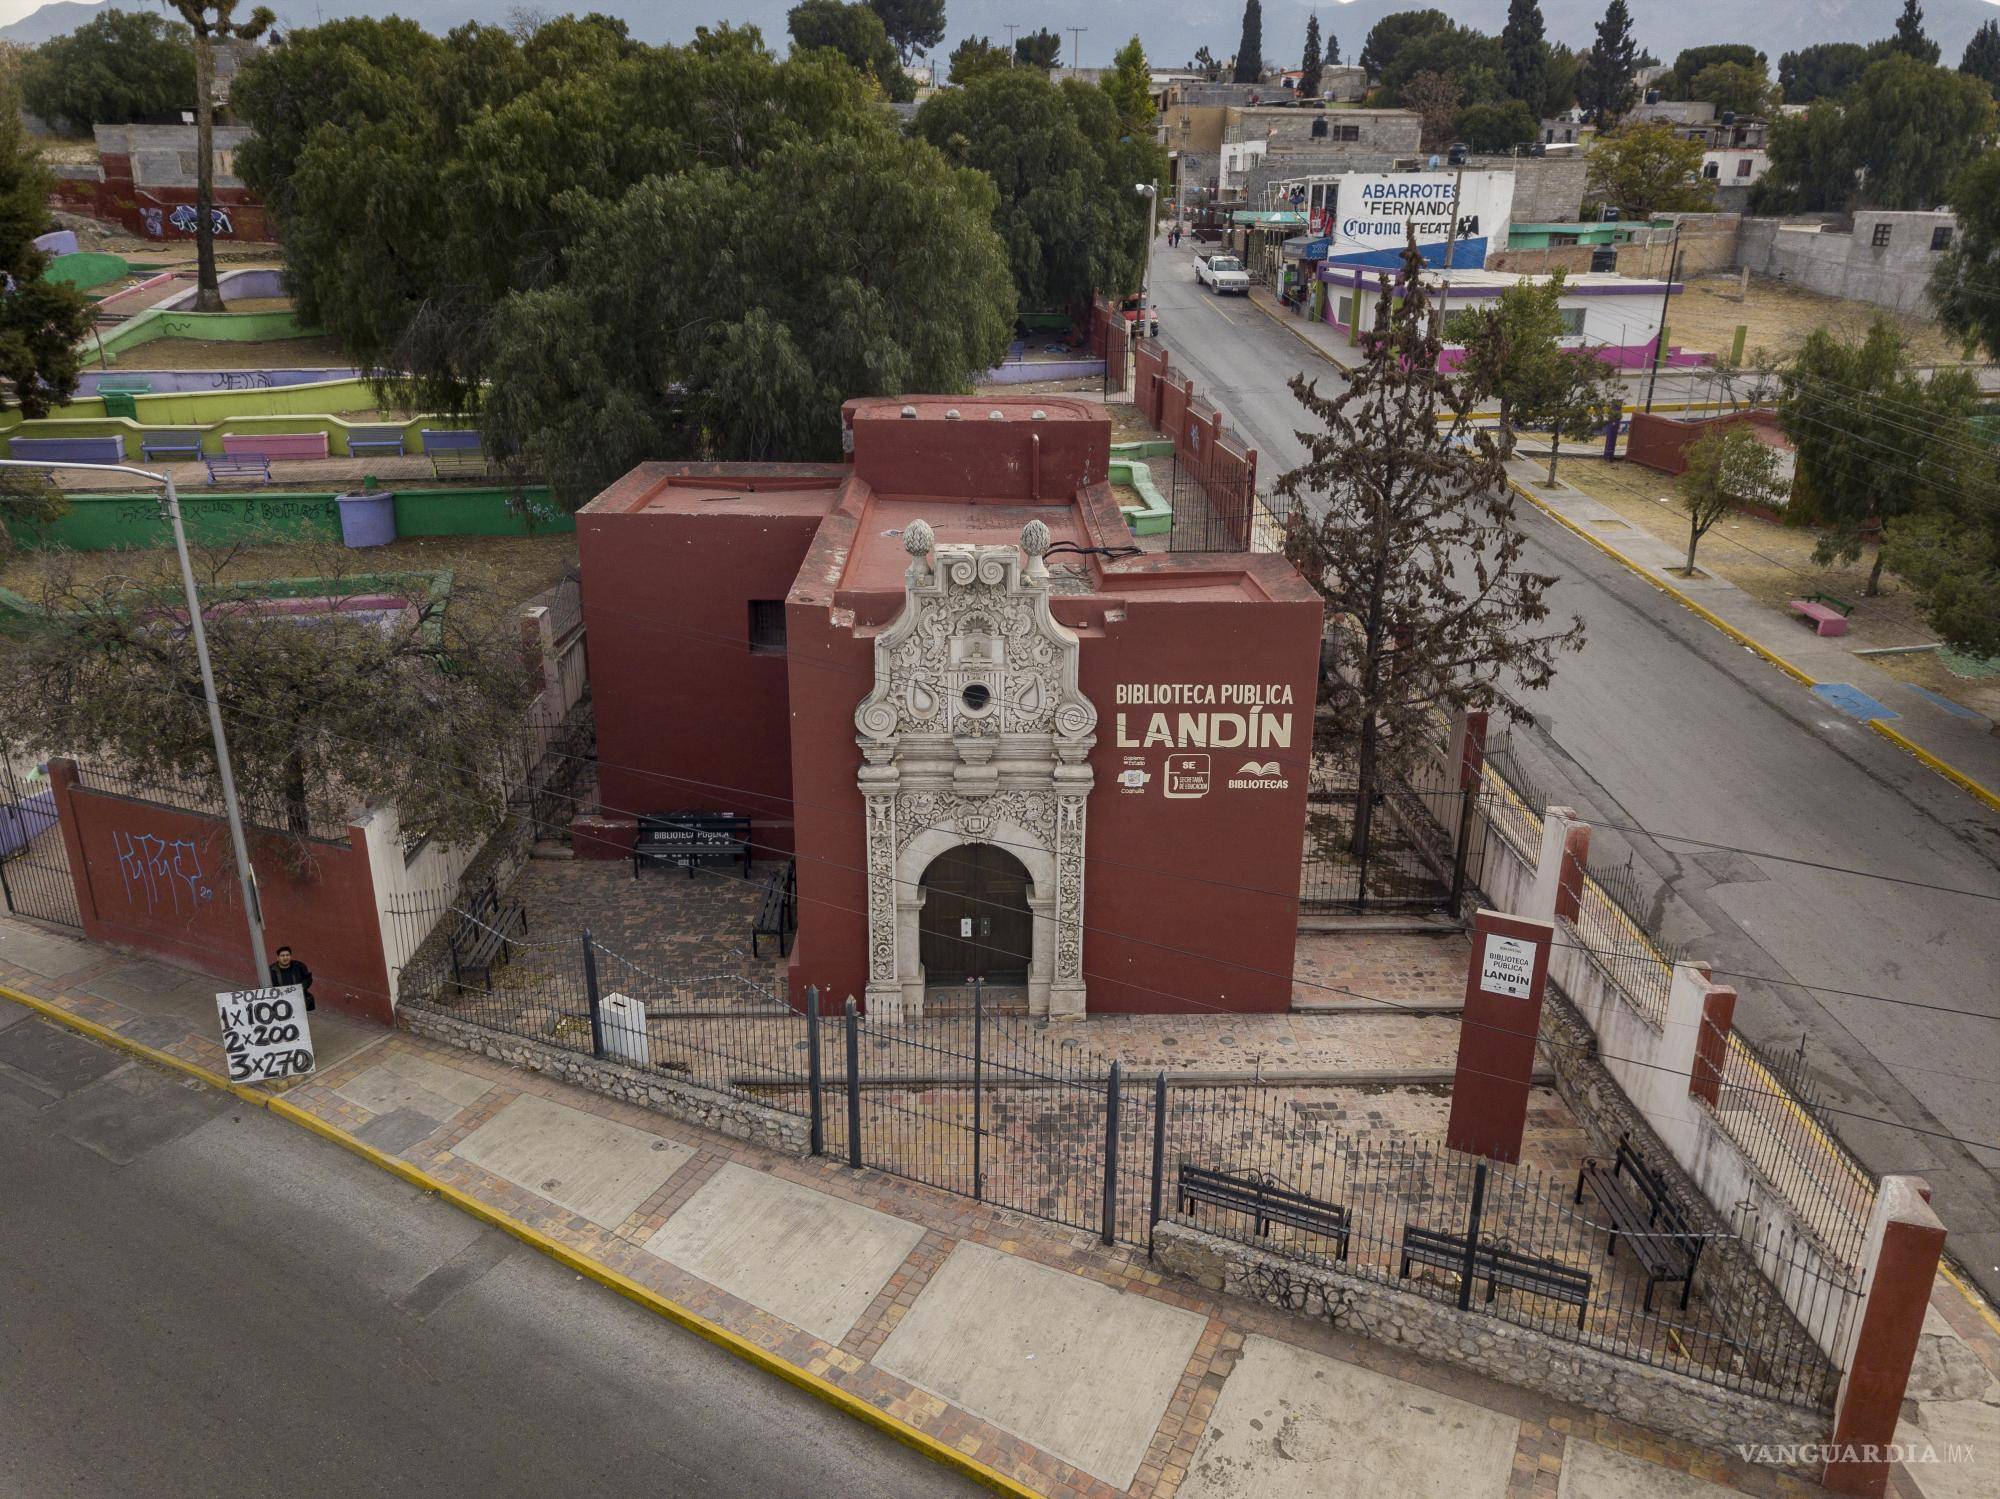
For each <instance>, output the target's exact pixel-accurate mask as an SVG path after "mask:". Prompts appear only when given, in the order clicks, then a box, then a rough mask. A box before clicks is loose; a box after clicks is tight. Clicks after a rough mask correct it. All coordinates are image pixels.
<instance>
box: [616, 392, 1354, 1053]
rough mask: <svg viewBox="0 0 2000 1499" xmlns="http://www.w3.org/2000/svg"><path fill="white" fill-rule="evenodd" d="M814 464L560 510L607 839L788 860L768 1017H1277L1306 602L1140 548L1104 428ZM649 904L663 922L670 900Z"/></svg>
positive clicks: (865, 406)
mask: <svg viewBox="0 0 2000 1499" xmlns="http://www.w3.org/2000/svg"><path fill="white" fill-rule="evenodd" d="M843 422H844V424H845V427H844V436H845V441H846V445H847V450H848V452H849V454H850V461H849V462H847V463H842V464H768V465H756V464H666V463H649V464H643V465H641V466H640V467H638V468H636V469H634V470H633V471H632V472H631V473H629V474H627V475H626V476H625V477H624V478H622V479H620V480H619V481H618V482H617V483H615V484H613V485H612V486H611V487H610V488H609V489H607V490H606V491H605V492H604V493H603V494H601V495H599V496H598V497H597V498H596V499H595V500H594V501H592V502H591V504H590V505H589V506H587V507H586V508H585V509H584V510H583V511H582V512H581V513H580V514H579V515H578V517H577V521H578V540H579V544H580V548H581V555H582V566H583V600H584V605H583V606H584V615H585V619H586V623H587V627H588V630H589V639H590V674H591V683H592V691H593V695H594V698H595V702H596V713H597V727H598V753H599V760H600V799H601V802H602V805H603V809H604V814H605V817H604V819H603V820H601V821H598V822H595V823H593V825H592V830H591V836H590V837H587V838H580V839H579V844H578V847H579V852H583V851H585V850H586V849H587V848H591V847H594V848H595V850H596V851H597V852H599V853H601V854H603V855H606V856H613V857H615V856H617V855H618V854H619V852H620V851H621V849H620V840H621V834H622V837H623V841H624V843H625V844H626V845H628V846H629V841H630V837H631V831H632V828H633V825H634V819H635V818H636V817H637V816H638V815H639V814H653V813H663V812H677V811H692V810H709V811H733V812H737V813H740V814H745V815H747V816H748V817H749V818H750V819H751V822H752V829H753V832H752V838H753V842H754V844H755V846H756V850H757V856H758V857H759V858H767V859H768V858H782V857H786V856H794V857H795V858H796V860H797V873H798V935H797V940H796V942H795V944H794V946H793V949H792V954H791V967H790V982H791V989H792V993H793V997H794V999H795V1000H796V999H799V998H802V997H803V995H804V992H805V989H806V987H807V986H808V985H817V986H818V988H819V992H820V994H821V995H822V997H823V1002H825V1003H827V1004H829V1005H833V1006H837V1005H839V1004H840V1003H841V1002H842V1001H844V1000H845V999H846V997H847V996H849V995H853V996H854V997H855V998H857V999H858V1000H861V1001H862V1002H863V1004H864V1005H865V1007H866V1008H867V1009H868V1010H869V1011H870V1012H871V1013H873V1014H875V1015H877V1016H878V1017H892V1018H893V1017H897V1016H902V1017H913V1016H916V1015H919V1014H921V1013H922V1009H923V1005H924V1003H925V999H926V994H927V993H928V994H930V995H932V996H936V995H937V994H938V993H939V992H940V991H943V990H953V989H958V988H961V987H962V986H963V985H965V984H966V983H968V982H969V981H970V980H971V979H973V978H975V977H977V978H980V979H983V980H985V981H986V982H987V983H988V984H989V985H992V986H996V987H999V986H1014V987H1018V988H1019V989H1021V990H1024V991H1025V993H1026V996H1027V1001H1028V1005H1029V1008H1030V1009H1031V1011H1033V1012H1034V1013H1037V1014H1053V1015H1079V1014H1082V1013H1084V1012H1085V1011H1086V1010H1088V1011H1091V1012H1112V1011H1125V1012H1138V1011H1178V1010H1195V1009H1212V1008H1216V1007H1220V1008H1223V1009H1227V1010H1236V1011H1257V1010H1285V1009H1287V1008H1289V1007H1290V1004H1291V968H1292V949H1293V942H1294V938H1295V935H1296V930H1297V921H1298V888H1299V865H1300V857H1301V848H1302V842H1303V833H1304V823H1305V812H1306V783H1307V780H1308V776H1307V769H1308V760H1309V756H1310V746H1311V737H1312V709H1313V688H1314V679H1315V672H1316V667H1317V663H1318V659H1319V639H1320V619H1321V608H1320V601H1319V598H1318V595H1316V594H1315V593H1314V592H1313V591H1312V589H1310V588H1309V587H1307V586H1306V584H1305V582H1304V581H1303V580H1302V579H1301V578H1300V577H1299V576H1298V575H1297V574H1296V573H1295V572H1294V571H1293V570H1292V569H1291V567H1290V566H1289V565H1288V564H1287V563H1286V562H1285V560H1284V559H1283V558H1282V557H1279V556H1274V555H1264V554H1252V553H1247V552H1204V553H1185V552H1183V553H1141V554H1134V553H1133V551H1132V537H1131V534H1130V532H1129V531H1128V529H1127V527H1126V525H1125V522H1124V518H1123V517H1122V516H1121V514H1120V512H1119V509H1118V504H1117V501H1116V499H1115V497H1114V495H1113V493H1112V490H1111V488H1110V485H1109V484H1108V482H1107V466H1108V464H1109V460H1110V421H1109V418H1108V416H1107V415H1106V413H1105V411H1104V409H1103V407H1101V406H1099V405H1096V404H1094V403H1090V402H1084V401H1075V400H1064V399H1061V398H1047V397H1040V398H1015V397H1009V398H1004V399H1000V400H991V399H979V398H974V397H965V398H955V397H954V398H946V397H929V396H922V397H909V398H904V399H869V400H857V401H851V402H849V403H848V404H847V406H846V408H845V410H844V413H843ZM669 898H670V897H669Z"/></svg>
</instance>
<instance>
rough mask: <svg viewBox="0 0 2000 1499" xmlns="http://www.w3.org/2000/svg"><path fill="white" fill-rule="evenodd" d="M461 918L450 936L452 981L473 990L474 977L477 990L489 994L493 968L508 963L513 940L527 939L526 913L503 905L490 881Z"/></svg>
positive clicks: (512, 950) (491, 985) (462, 912)
mask: <svg viewBox="0 0 2000 1499" xmlns="http://www.w3.org/2000/svg"><path fill="white" fill-rule="evenodd" d="M460 915H461V917H462V919H461V920H460V922H459V925H458V930H457V931H455V932H453V933H452V934H451V942H450V944H449V946H450V948H451V976H452V979H453V981H454V982H455V983H456V984H457V986H458V987H459V989H460V990H464V989H468V988H470V987H471V986H472V978H473V975H475V974H477V975H478V977H479V987H480V988H482V989H485V990H488V991H491V989H492V988H493V967H494V964H495V963H496V962H498V963H507V962H511V961H512V960H513V956H514V948H513V943H514V941H515V939H517V938H520V937H525V936H527V935H528V913H527V912H526V911H525V910H524V909H522V907H521V906H520V905H519V904H518V903H517V904H515V905H502V904H501V903H500V894H499V892H498V891H497V890H495V889H494V887H493V885H492V882H491V881H489V882H488V883H487V885H486V887H485V889H483V890H481V891H480V892H479V893H478V894H476V895H474V896H473V897H472V899H471V900H470V901H468V902H467V903H466V905H465V907H464V909H463V910H462V911H461V912H460Z"/></svg>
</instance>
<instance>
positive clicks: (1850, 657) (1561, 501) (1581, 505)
mask: <svg viewBox="0 0 2000 1499" xmlns="http://www.w3.org/2000/svg"><path fill="white" fill-rule="evenodd" d="M1547 471H1548V466H1547V463H1546V462H1545V461H1537V459H1536V458H1534V457H1533V456H1527V457H1519V458H1515V459H1513V460H1512V461H1510V462H1509V463H1508V465H1507V475H1508V477H1509V478H1510V479H1511V480H1513V481H1514V483H1515V484H1516V485H1517V486H1518V487H1519V488H1520V489H1521V490H1525V491H1527V492H1528V493H1529V495H1530V496H1531V497H1532V498H1533V499H1534V501H1535V502H1536V503H1537V504H1539V505H1541V506H1542V508H1544V509H1545V510H1547V511H1549V512H1550V513H1551V514H1552V515H1554V516H1555V517H1556V518H1557V519H1558V520H1561V521H1563V522H1564V523H1566V524H1567V525H1569V526H1570V528H1571V529H1573V530H1575V531H1577V532H1580V533H1581V534H1582V535H1584V536H1585V537H1587V538H1589V539H1591V540H1592V541H1594V542H1596V543H1597V544H1598V545H1599V546H1601V547H1603V548H1605V549H1606V550H1609V551H1612V552H1614V553H1616V554H1617V555H1618V556H1619V557H1620V558H1621V559H1623V560H1625V561H1626V563H1627V564H1628V565H1629V566H1631V567H1633V569H1634V570H1635V571H1636V572H1638V573H1640V574H1641V575H1642V576H1644V577H1646V578H1647V579H1648V580H1650V581H1651V582H1653V583H1654V584H1656V585H1658V586H1659V587H1661V588H1664V589H1668V590H1671V591H1672V592H1673V593H1675V594H1678V595H1680V596H1682V597H1685V598H1687V599H1690V600H1692V601H1693V602H1694V603H1696V604H1698V605H1700V606H1701V607H1702V608H1703V609H1706V610H1707V611H1708V612H1709V613H1711V614H1713V615H1714V616H1716V618H1718V619H1720V620H1721V621H1723V623H1724V624H1726V625H1728V626H1730V627H1731V628H1732V629H1734V630H1736V631H1739V632H1741V634H1743V635H1744V636H1746V637H1748V638H1749V639H1750V640H1751V641H1754V642H1755V643H1756V645H1757V646H1758V647H1761V648H1762V650H1763V651H1764V652H1765V653H1767V654H1768V655H1771V656H1775V657H1778V658H1779V659H1780V660H1782V661H1784V662H1789V663H1790V664H1791V666H1792V667H1794V668H1796V670H1797V671H1798V672H1800V673H1802V674H1803V675H1804V676H1806V677H1808V678H1810V679H1811V682H1812V684H1814V685H1813V686H1812V687H1810V688H1809V689H1808V690H1810V691H1812V692H1813V693H1814V695H1815V696H1816V697H1817V698H1818V699H1819V701H1818V702H1817V704H1816V705H1815V706H1816V709H1817V711H1819V712H1820V713H1822V714H1823V715H1824V716H1825V717H1826V718H1827V719H1828V720H1829V721H1835V722H1837V721H1839V720H1840V719H1841V718H1843V717H1844V718H1846V719H1849V720H1852V721H1853V722H1855V723H1858V724H1866V723H1868V722H1869V721H1870V720H1871V719H1877V720H1880V721H1882V722H1883V723H1885V724H1886V725H1887V727H1888V728H1890V729H1893V730H1894V731H1895V732H1896V733H1898V734H1900V735H1902V736H1903V737H1904V738H1906V739H1908V740H1909V741H1911V742H1912V743H1913V744H1915V745H1917V746H1918V747H1919V748H1921V749H1922V750H1923V751H1924V752H1925V753H1927V754H1930V755H1932V756H1935V757H1936V758H1937V759H1938V760H1941V761H1943V762H1944V763H1945V764H1946V765H1949V766H1951V767H1953V768H1955V769H1956V770H1958V771H1959V772H1960V774H1962V775H1964V776H1966V777H1968V778H1970V779H1971V780H1973V781H1975V782H1978V783H1979V784H1980V785H1982V786H1984V787H1985V788H1987V790H1988V791H1989V792H1991V793H1995V794H2000V736H1996V734H1995V733H1994V725H1993V723H1992V721H1991V720H1990V719H1988V718H1986V717H1984V716H1983V715H1981V714H1978V713H1975V712H1973V711H1972V710H1971V709H1970V708H1965V707H1963V706H1960V705H1958V704H1950V705H1949V706H1947V705H1946V704H1945V703H1944V702H1943V700H1941V699H1939V698H1937V697H1936V696H1934V695H1932V694H1929V693H1926V692H1924V691H1922V690H1921V689H1919V688H1917V687H1914V686H1912V685H1911V684H1910V683H1908V682H1905V681H1902V680H1901V679H1900V678H1897V677H1893V676H1891V675H1890V674H1889V673H1888V672H1885V671H1883V670H1882V669H1881V668H1880V667H1878V666H1876V665H1874V664H1873V663H1872V662H1869V661H1867V660H1865V659H1863V658H1862V657H1859V656H1857V655H1855V654H1854V651H1853V642H1852V641H1851V639H1850V637H1848V636H1845V635H1840V636H1833V637H1823V636H1820V635H1817V634H1815V633H1814V632H1813V631H1812V630H1811V629H1810V628H1809V627H1808V626H1807V625H1806V624H1805V623H1804V622H1803V621H1802V620H1800V619H1799V618H1798V617H1797V616H1795V615H1793V614H1791V613H1789V612H1787V611H1785V610H1781V609H1774V608H1772V607H1771V606H1770V605H1768V604H1763V603H1760V602H1758V601H1757V600H1756V599H1755V598H1753V597H1751V596H1750V595H1749V594H1747V593H1745V592H1744V591H1743V590H1742V589H1740V588H1738V587H1737V586H1736V585H1735V584H1734V583H1731V582H1729V581H1727V580H1726V579H1724V578H1720V577H1717V576H1715V575H1713V574H1712V573H1711V574H1707V575H1704V576H1702V577H1698V578H1684V577H1681V576H1680V575H1679V574H1678V573H1674V572H1670V571H1669V569H1671V568H1679V567H1681V566H1682V565H1683V564H1684V563H1685V562H1686V560H1687V557H1686V549H1685V548H1684V547H1681V546H1677V545H1674V544H1671V543H1668V542H1665V541H1662V540H1660V539H1659V538H1658V537H1656V536H1654V535H1652V534H1651V533H1650V532H1647V531H1645V530H1643V529H1641V528H1640V527H1638V526H1635V525H1633V524H1632V523H1631V522H1630V521H1628V520H1626V519H1624V518H1623V517H1622V516H1620V515H1619V514H1618V513H1617V512H1616V511H1615V510H1613V509H1612V508H1611V507H1610V506H1608V505H1605V504H1602V503H1600V502H1599V501H1597V500H1594V499H1592V498H1591V497H1590V496H1589V495H1587V494H1585V493H1583V492H1582V491H1581V490H1579V489H1576V488H1574V487H1573V486H1571V485H1570V484H1568V483H1566V482H1564V481H1563V480H1562V479H1561V467H1560V465H1558V467H1557V476H1558V477H1557V482H1556V484H1555V486H1554V487H1553V488H1550V487H1548V486H1546V485H1545V484H1544V483H1543V478H1544V476H1545V475H1546V473H1547ZM1662 482H1665V481H1664V480H1663V481H1662Z"/></svg>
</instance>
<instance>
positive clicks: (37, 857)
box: [0, 757, 83, 930]
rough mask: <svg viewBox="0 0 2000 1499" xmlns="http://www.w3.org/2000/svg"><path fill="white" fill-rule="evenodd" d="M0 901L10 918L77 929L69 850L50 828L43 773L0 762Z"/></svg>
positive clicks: (50, 803) (79, 919) (52, 815)
mask: <svg viewBox="0 0 2000 1499" xmlns="http://www.w3.org/2000/svg"><path fill="white" fill-rule="evenodd" d="M0 899H4V900H5V901H6V904H7V909H8V910H9V911H11V912H13V913H14V914H15V915H16V916H27V917H32V918H33V919H34V920H36V921H48V922H53V923H55V924H56V925H57V926H67V927H75V928H77V929H79V930H81V929H82V926H83V916H82V913H80V912H79V911H78V910H77V905H76V881H75V880H74V879H73V878H71V876H70V867H69V850H68V848H67V847H66V846H65V845H64V843H63V836H62V829H61V828H60V827H58V826H57V825H56V803H55V792H54V790H53V789H51V787H50V786H49V783H48V780H47V778H46V775H45V773H44V772H42V771H40V770H36V771H33V772H26V773H24V772H22V771H20V770H18V769H17V768H16V767H15V766H14V765H13V764H12V762H10V761H8V760H7V759H5V758H4V757H0Z"/></svg>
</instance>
